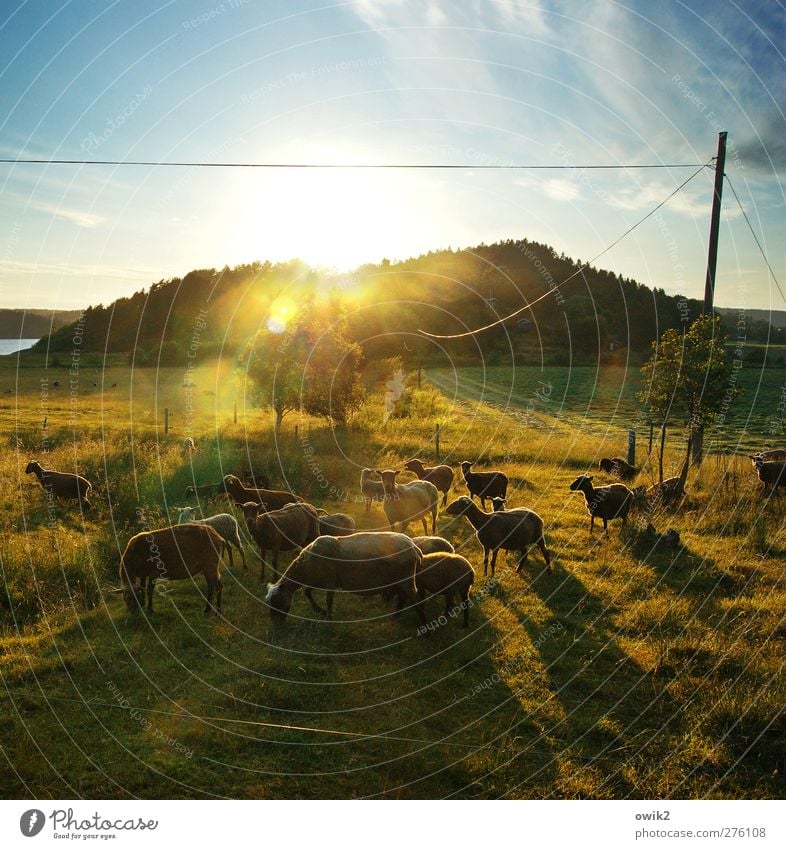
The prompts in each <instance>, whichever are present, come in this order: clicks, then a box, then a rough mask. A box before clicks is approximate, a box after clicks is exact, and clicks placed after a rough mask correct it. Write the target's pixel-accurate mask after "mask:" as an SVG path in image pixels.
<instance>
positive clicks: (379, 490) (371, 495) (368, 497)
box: [360, 469, 385, 513]
mask: <svg viewBox="0 0 786 849" xmlns="http://www.w3.org/2000/svg"><path fill="white" fill-rule="evenodd" d="M374 474H376V472H375V471H374V470H373V469H363V470H362V471H361V473H360V491H361V492H362V493H363V500H364V501H365V504H366V513H369V512H371V502H372V501H384V500H385V487H384V486H383V485H382V481H375V480H371V477H370V476H371V475H374Z"/></svg>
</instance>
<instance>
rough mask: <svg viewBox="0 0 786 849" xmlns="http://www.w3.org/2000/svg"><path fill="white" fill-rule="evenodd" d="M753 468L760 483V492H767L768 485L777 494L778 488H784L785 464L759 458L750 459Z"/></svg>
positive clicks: (785, 483) (785, 484)
mask: <svg viewBox="0 0 786 849" xmlns="http://www.w3.org/2000/svg"><path fill="white" fill-rule="evenodd" d="M751 461H752V462H753V467H754V469H756V474H757V475H758V478H759V480H760V481H761V483H762V490H763V491H764V492H766V491H767V485H768V484H769V485H770V486H771V487H772V489H773V491H774V492H776V493H777V491H778V487H779V486H786V462H783V461H778V460H762V459H761V458H760V457H751Z"/></svg>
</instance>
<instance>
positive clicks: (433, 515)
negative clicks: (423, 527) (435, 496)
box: [431, 504, 437, 534]
mask: <svg viewBox="0 0 786 849" xmlns="http://www.w3.org/2000/svg"><path fill="white" fill-rule="evenodd" d="M436 532H437V505H436V504H435V505H434V510H433V511H432V513H431V533H432V534H435V533H436Z"/></svg>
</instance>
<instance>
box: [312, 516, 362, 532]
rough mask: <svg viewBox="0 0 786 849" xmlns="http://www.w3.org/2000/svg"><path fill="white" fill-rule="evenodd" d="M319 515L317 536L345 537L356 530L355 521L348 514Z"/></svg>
mask: <svg viewBox="0 0 786 849" xmlns="http://www.w3.org/2000/svg"><path fill="white" fill-rule="evenodd" d="M317 513H319V536H329V537H346V536H349V535H350V534H354V533H355V531H356V530H357V527H356V525H355V520H354V519H353V518H352V516H350V515H349V514H348V513H327V512H326V511H325V510H317Z"/></svg>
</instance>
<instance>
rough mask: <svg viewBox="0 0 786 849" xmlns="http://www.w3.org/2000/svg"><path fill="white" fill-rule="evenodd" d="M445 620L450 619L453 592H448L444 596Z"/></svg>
mask: <svg viewBox="0 0 786 849" xmlns="http://www.w3.org/2000/svg"><path fill="white" fill-rule="evenodd" d="M444 595H445V618H446V619H448V618H450V609H451V607H450V606H451V604H452V603H453V590H448V591H447V592H446V593H445V594H444Z"/></svg>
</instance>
